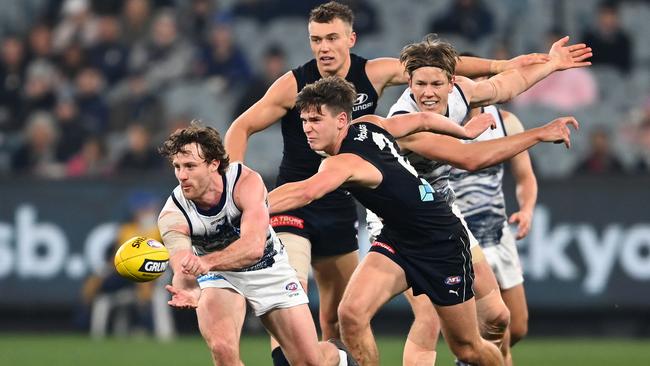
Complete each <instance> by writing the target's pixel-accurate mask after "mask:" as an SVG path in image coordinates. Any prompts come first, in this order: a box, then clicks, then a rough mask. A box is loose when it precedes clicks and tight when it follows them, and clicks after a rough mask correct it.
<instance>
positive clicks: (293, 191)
mask: <svg viewBox="0 0 650 366" xmlns="http://www.w3.org/2000/svg"><path fill="white" fill-rule="evenodd" d="M381 180H382V177H381V173H380V172H379V170H377V168H375V167H374V166H373V165H372V164H370V163H368V162H367V161H366V160H364V159H362V158H360V157H359V156H357V155H354V154H341V155H335V156H330V157H328V158H327V159H324V160H323V162H322V163H321V165H320V167H319V169H318V173H316V174H314V175H313V176H312V177H310V178H308V179H305V180H302V181H299V182H291V183H286V184H283V185H281V186H279V187H277V188H276V189H274V190H272V191H271V192H270V193H269V210H270V212H271V214H276V213H279V212H284V211H287V210H292V209H296V208H299V207H303V206H306V205H308V204H309V203H311V202H313V201H315V200H317V199H319V198H321V197H323V196H324V195H326V194H327V193H330V192H332V191H334V190H335V189H337V188H339V187H340V186H341V185H342V184H343V183H355V184H361V185H364V186H369V187H376V186H378V185H379V184H380V183H381Z"/></svg>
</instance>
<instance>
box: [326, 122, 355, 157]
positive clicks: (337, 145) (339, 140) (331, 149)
mask: <svg viewBox="0 0 650 366" xmlns="http://www.w3.org/2000/svg"><path fill="white" fill-rule="evenodd" d="M349 128H350V125H349V124H348V125H347V126H345V128H343V129H341V130H340V131H339V134H338V136H337V137H336V141H334V143H333V144H332V145H331V146H328V147H327V148H326V149H325V150H323V151H325V152H326V153H328V154H329V155H336V154H338V153H339V151H340V150H341V144H343V139H345V136H347V135H348V130H349Z"/></svg>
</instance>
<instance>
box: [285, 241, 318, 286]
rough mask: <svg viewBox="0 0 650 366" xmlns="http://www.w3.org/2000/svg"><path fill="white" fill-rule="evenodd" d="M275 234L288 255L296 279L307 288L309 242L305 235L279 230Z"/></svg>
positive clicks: (309, 260)
mask: <svg viewBox="0 0 650 366" xmlns="http://www.w3.org/2000/svg"><path fill="white" fill-rule="evenodd" d="M277 235H278V238H279V239H280V241H281V242H282V244H283V245H284V248H285V250H286V252H287V255H288V256H289V264H290V265H291V267H293V269H295V270H296V274H297V276H298V279H299V280H300V282H301V283H302V284H303V287H304V288H305V290H307V279H308V278H309V267H310V265H311V242H310V241H309V239H307V238H305V237H302V236H300V235H296V234H292V233H288V232H280V233H277Z"/></svg>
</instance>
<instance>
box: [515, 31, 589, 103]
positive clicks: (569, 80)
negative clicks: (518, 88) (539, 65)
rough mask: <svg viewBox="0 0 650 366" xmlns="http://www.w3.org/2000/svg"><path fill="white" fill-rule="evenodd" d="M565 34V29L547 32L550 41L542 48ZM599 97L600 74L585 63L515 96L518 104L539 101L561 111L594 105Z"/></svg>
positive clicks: (542, 81)
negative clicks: (594, 72)
mask: <svg viewBox="0 0 650 366" xmlns="http://www.w3.org/2000/svg"><path fill="white" fill-rule="evenodd" d="M563 36H564V34H562V32H561V31H558V30H551V31H549V32H548V33H547V35H546V45H545V46H543V47H542V49H548V48H550V45H552V44H553V42H555V41H556V40H557V39H560V38H562V37H563ZM595 52H596V51H594V53H595ZM597 99H598V83H597V82H596V78H595V77H594V75H593V73H592V71H591V69H590V68H588V67H583V68H575V69H569V70H565V71H562V72H556V73H553V74H551V75H549V76H547V77H546V78H545V79H542V80H541V81H540V82H538V83H537V84H535V85H533V86H532V87H531V88H530V89H528V90H527V91H525V92H524V93H522V94H520V95H519V96H517V97H515V99H514V101H513V104H514V105H516V106H518V107H524V106H528V105H539V106H544V107H551V108H553V109H554V110H557V111H562V112H571V111H575V110H577V109H580V108H584V107H587V106H590V105H593V104H594V103H595V102H596V100H597Z"/></svg>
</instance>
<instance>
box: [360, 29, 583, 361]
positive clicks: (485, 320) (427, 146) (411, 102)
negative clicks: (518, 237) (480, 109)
mask: <svg viewBox="0 0 650 366" xmlns="http://www.w3.org/2000/svg"><path fill="white" fill-rule="evenodd" d="M567 42H568V37H565V38H562V39H561V40H559V41H557V42H555V43H554V44H553V46H552V48H551V50H550V51H549V56H550V57H551V61H549V62H548V63H546V64H541V65H531V66H526V67H524V68H522V69H520V70H512V71H507V72H504V73H501V74H498V75H496V76H494V77H492V78H490V79H487V80H483V81H479V82H474V81H472V80H470V79H467V78H464V77H459V76H454V64H455V60H456V59H457V57H458V56H457V54H456V51H455V50H454V49H453V47H452V46H451V45H449V44H447V43H445V42H441V41H440V40H437V39H435V37H432V36H428V37H427V38H426V39H425V40H424V41H423V42H420V43H415V44H412V45H408V46H406V47H405V48H404V50H403V51H402V54H401V57H400V59H401V61H402V62H403V63H404V65H405V69H406V71H407V73H408V75H409V77H410V80H409V88H408V89H407V90H406V91H405V92H404V93H403V94H402V96H401V97H400V99H399V100H398V101H397V102H396V103H395V104H394V105H393V107H392V108H391V110H390V112H389V116H390V115H396V114H401V113H410V112H418V111H430V112H434V113H439V114H443V115H447V116H449V117H450V118H451V119H452V120H455V121H456V122H457V123H462V122H463V121H464V120H465V118H466V116H467V114H468V112H469V110H470V108H472V107H475V106H481V105H488V104H493V103H501V102H505V101H508V100H509V99H511V98H512V97H514V96H515V95H518V94H519V93H521V92H523V91H525V90H526V89H528V88H529V87H530V86H532V85H533V84H534V83H535V82H537V81H539V80H541V79H542V78H544V77H545V76H547V75H549V74H550V73H551V72H554V71H558V70H564V69H567V68H573V67H584V66H588V65H590V63H589V62H587V61H584V60H585V59H587V58H588V57H590V54H585V55H583V57H581V58H579V59H576V58H574V57H571V52H572V47H576V46H566V43H567ZM583 46H584V45H578V46H577V47H583ZM569 125H573V126H574V127H576V128H577V122H576V121H575V119H573V118H571V117H564V118H559V119H557V120H555V121H552V122H550V123H549V124H547V125H546V126H543V127H540V128H538V129H533V130H530V131H528V132H526V133H524V134H521V135H517V136H510V137H507V138H504V139H497V140H492V141H488V142H480V143H473V144H469V145H465V144H462V143H461V142H460V141H458V140H456V139H453V138H449V137H448V136H440V135H435V134H431V133H418V134H414V135H410V136H407V137H404V138H401V139H399V140H398V143H399V144H400V147H401V148H402V149H403V150H404V152H406V156H408V158H409V161H410V162H411V164H413V165H414V166H415V168H416V169H417V170H418V173H420V174H421V175H423V176H424V177H425V178H426V179H427V180H428V181H429V183H430V184H431V185H432V186H433V188H434V189H435V190H436V192H437V194H438V197H439V199H445V200H447V201H448V202H449V203H450V204H451V203H452V202H453V199H454V193H453V190H451V188H450V187H449V184H448V178H449V171H450V169H451V167H450V166H449V164H451V165H454V166H458V167H461V168H463V169H466V170H477V169H481V168H484V167H487V166H490V165H494V164H496V163H499V162H501V161H504V160H506V159H509V158H511V157H512V156H514V155H516V154H518V153H519V152H521V151H523V150H525V149H527V148H529V147H531V146H533V145H534V144H536V143H538V142H542V141H550V142H556V141H562V142H564V143H565V144H566V145H567V147H569V146H570V139H569V136H570V135H569V134H570V131H569V129H568V126H569ZM486 133H487V132H486ZM456 209H457V208H456ZM457 211H458V210H457ZM457 214H458V215H459V216H461V215H460V212H459V211H458V212H457ZM461 217H462V216H461ZM368 221H369V222H370V229H371V232H372V231H376V230H377V228H378V227H380V224H379V223H378V220H377V219H376V217H375V218H373V217H372V215H371V216H370V218H369V219H368ZM470 234H471V233H470ZM470 239H471V241H472V254H473V261H472V262H473V264H474V270H475V274H476V279H475V282H474V290H475V292H476V297H477V309H478V312H479V319H480V320H481V334H482V335H483V336H484V337H485V338H486V339H489V340H492V341H494V342H495V343H496V344H498V345H499V346H500V347H501V349H502V352H503V353H504V356H505V358H506V362H510V358H509V357H510V356H509V347H508V346H509V345H508V344H504V342H503V339H504V336H505V332H506V329H507V326H508V323H509V317H510V316H509V312H508V309H507V307H506V306H505V304H504V303H503V301H502V299H501V298H500V296H499V291H498V290H499V287H498V284H497V281H496V279H495V277H494V274H493V273H492V271H491V269H490V266H489V265H488V264H487V262H486V261H485V257H484V256H483V253H482V251H481V249H480V247H479V246H478V242H477V241H476V239H475V238H473V237H472V236H471V235H470ZM407 298H408V299H409V302H410V303H411V305H412V307H413V310H414V313H415V316H416V319H415V321H414V324H413V326H412V328H411V331H410V333H409V337H408V340H407V342H406V345H405V349H404V364H405V365H414V364H418V363H419V362H433V361H434V360H435V345H436V340H437V335H438V333H439V331H438V329H439V324H438V320H437V318H436V316H435V313H434V312H433V311H432V310H433V307H432V305H431V302H430V301H429V299H427V298H426V297H424V296H419V297H417V298H416V297H413V296H411V295H409V294H408V293H407Z"/></svg>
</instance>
